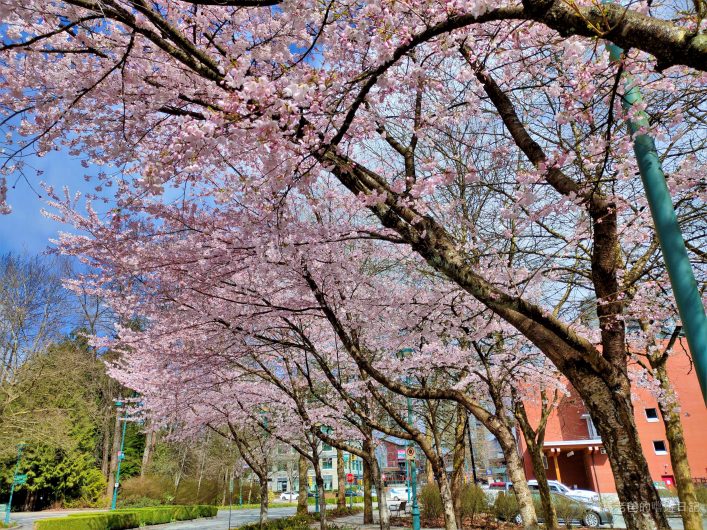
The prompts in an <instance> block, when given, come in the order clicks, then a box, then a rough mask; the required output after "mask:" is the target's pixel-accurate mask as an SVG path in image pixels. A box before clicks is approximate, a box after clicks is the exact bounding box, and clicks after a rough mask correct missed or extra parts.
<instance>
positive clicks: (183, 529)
mask: <svg viewBox="0 0 707 530" xmlns="http://www.w3.org/2000/svg"><path fill="white" fill-rule="evenodd" d="M80 511H82V510H52V511H44V512H17V513H14V512H13V514H12V520H13V521H16V522H17V523H19V526H17V527H15V528H17V529H22V530H30V529H31V528H32V527H33V525H34V522H35V521H38V520H40V519H48V518H50V517H61V516H63V515H68V514H70V513H77V512H80ZM83 511H89V512H96V511H99V510H83ZM295 511H296V508H294V507H287V508H276V507H271V508H270V510H269V511H268V514H269V517H270V518H271V519H279V518H280V517H287V516H289V515H294V513H295ZM259 515H260V510H259V509H257V508H252V509H247V510H233V512H232V514H231V527H233V528H236V527H238V526H242V525H244V524H247V523H253V522H256V521H257V520H258V518H259ZM145 528H155V529H158V528H167V529H169V530H202V529H203V530H217V529H218V530H222V529H223V530H227V529H228V510H220V511H219V512H218V515H217V516H216V517H213V518H209V519H195V520H194V521H179V522H177V523H169V524H161V525H154V526H149V527H145Z"/></svg>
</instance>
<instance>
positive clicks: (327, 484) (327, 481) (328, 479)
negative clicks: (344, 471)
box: [322, 459, 334, 491]
mask: <svg viewBox="0 0 707 530" xmlns="http://www.w3.org/2000/svg"><path fill="white" fill-rule="evenodd" d="M330 460H331V459H330ZM322 478H323V479H324V489H325V490H327V491H331V490H332V489H334V479H333V477H332V476H331V475H322Z"/></svg>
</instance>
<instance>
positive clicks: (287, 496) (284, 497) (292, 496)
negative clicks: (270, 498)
mask: <svg viewBox="0 0 707 530" xmlns="http://www.w3.org/2000/svg"><path fill="white" fill-rule="evenodd" d="M297 497H299V493H297V492H295V491H283V492H282V494H281V495H280V500H281V501H289V502H292V501H296V500H297Z"/></svg>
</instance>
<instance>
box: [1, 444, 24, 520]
mask: <svg viewBox="0 0 707 530" xmlns="http://www.w3.org/2000/svg"><path fill="white" fill-rule="evenodd" d="M26 445H27V444H24V443H19V444H17V463H16V464H15V472H14V473H13V475H12V486H10V499H9V500H8V501H7V506H5V525H6V526H8V525H9V524H10V510H11V509H12V496H13V495H14V493H15V485H17V486H20V485H22V484H24V483H25V482H27V475H26V474H23V475H18V474H17V472H18V471H19V470H20V460H21V459H22V449H24V448H25V446H26Z"/></svg>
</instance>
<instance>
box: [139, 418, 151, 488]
mask: <svg viewBox="0 0 707 530" xmlns="http://www.w3.org/2000/svg"><path fill="white" fill-rule="evenodd" d="M152 436H153V432H152V428H150V427H148V430H147V433H145V449H143V451H142V465H141V466H140V476H141V477H144V476H145V472H146V471H147V466H148V465H150V455H151V451H152Z"/></svg>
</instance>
